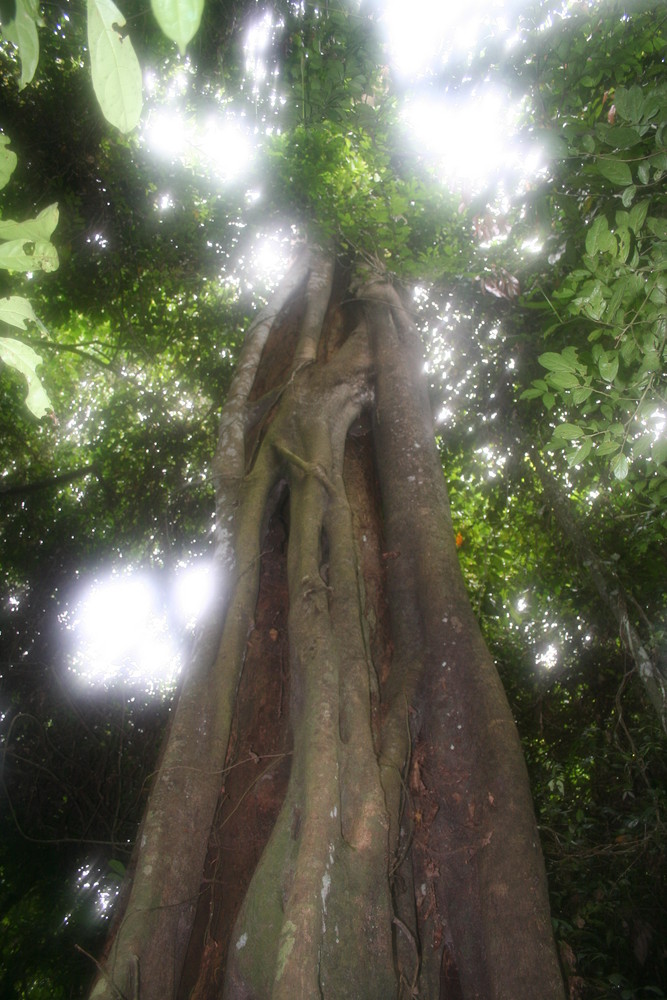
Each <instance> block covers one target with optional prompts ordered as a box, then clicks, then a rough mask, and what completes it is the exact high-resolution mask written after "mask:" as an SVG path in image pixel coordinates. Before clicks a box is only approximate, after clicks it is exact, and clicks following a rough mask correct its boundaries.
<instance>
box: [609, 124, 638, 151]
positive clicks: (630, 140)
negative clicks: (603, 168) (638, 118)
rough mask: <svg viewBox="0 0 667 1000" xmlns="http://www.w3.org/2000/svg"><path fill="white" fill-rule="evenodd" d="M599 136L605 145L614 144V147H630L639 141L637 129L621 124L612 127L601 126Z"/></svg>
mask: <svg viewBox="0 0 667 1000" xmlns="http://www.w3.org/2000/svg"><path fill="white" fill-rule="evenodd" d="M599 137H600V139H601V140H602V142H604V143H606V145H607V146H614V147H615V148H616V149H630V148H631V147H632V146H636V145H637V143H638V142H640V141H641V136H640V135H639V132H638V131H637V129H634V128H628V127H625V126H622V125H619V126H616V127H614V128H604V129H603V128H601V129H600V131H599Z"/></svg>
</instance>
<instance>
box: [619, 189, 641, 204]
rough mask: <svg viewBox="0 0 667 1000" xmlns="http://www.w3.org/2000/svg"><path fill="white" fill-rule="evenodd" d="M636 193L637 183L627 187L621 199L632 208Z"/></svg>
mask: <svg viewBox="0 0 667 1000" xmlns="http://www.w3.org/2000/svg"><path fill="white" fill-rule="evenodd" d="M636 194H637V186H636V185H635V184H631V185H630V187H626V189H625V191H624V192H623V194H622V195H621V201H622V202H623V204H624V205H625V207H626V208H630V205H632V202H633V201H634V198H635V195H636Z"/></svg>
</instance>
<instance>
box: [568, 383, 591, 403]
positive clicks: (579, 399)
mask: <svg viewBox="0 0 667 1000" xmlns="http://www.w3.org/2000/svg"><path fill="white" fill-rule="evenodd" d="M592 391H593V390H592V389H591V387H590V386H588V385H580V386H577V388H576V389H573V390H572V402H573V403H576V404H577V405H579V403H583V402H584V400H585V399H588V397H589V396H590V394H591V393H592Z"/></svg>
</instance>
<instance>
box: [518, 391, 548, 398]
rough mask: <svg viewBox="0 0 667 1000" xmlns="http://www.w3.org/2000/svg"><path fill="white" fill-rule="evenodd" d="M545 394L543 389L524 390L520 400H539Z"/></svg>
mask: <svg viewBox="0 0 667 1000" xmlns="http://www.w3.org/2000/svg"><path fill="white" fill-rule="evenodd" d="M543 392H544V390H543V389H524V391H523V392H522V393H521V395H520V396H519V399H537V398H538V396H541V395H542V394H543Z"/></svg>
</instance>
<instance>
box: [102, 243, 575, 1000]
mask: <svg viewBox="0 0 667 1000" xmlns="http://www.w3.org/2000/svg"><path fill="white" fill-rule="evenodd" d="M347 277H348V276H347V275H346V274H345V273H343V272H342V270H339V271H337V272H336V273H334V266H333V262H332V261H331V259H330V258H328V257H327V256H326V255H324V254H321V253H312V254H304V255H303V257H302V258H301V259H300V260H299V261H298V262H297V264H295V266H294V268H293V269H292V271H291V272H290V274H289V275H288V277H287V279H286V280H285V282H284V283H283V286H282V287H281V289H279V291H278V293H277V295H276V297H275V299H274V301H273V302H272V303H270V304H269V306H268V307H267V309H266V310H265V311H264V313H263V314H262V315H261V316H260V317H259V318H258V320H257V322H256V323H255V324H254V325H253V327H252V328H251V330H250V331H249V332H248V335H247V338H246V345H245V347H244V351H243V353H242V357H241V359H240V364H239V370H238V374H237V377H236V380H235V383H234V385H233V387H232V390H231V392H230V395H229V397H228V400H227V403H226V405H225V409H224V411H223V417H222V421H221V434H220V442H219V446H218V450H217V453H216V457H215V463H214V476H215V479H216V487H217V516H218V540H219V565H220V603H219V607H218V609H217V613H216V617H215V620H214V621H212V622H211V624H210V625H209V626H208V629H207V630H206V631H205V632H204V633H203V634H202V638H201V640H200V643H199V644H198V647H197V651H196V654H195V657H194V659H193V663H192V664H191V667H190V670H189V671H188V673H187V676H186V677H185V680H184V685H183V691H182V694H181V696H180V702H179V706H178V709H177V712H176V715H175V718H174V722H173V724H172V730H171V733H170V736H169V740H168V742H167V747H166V751H165V754H164V759H163V762H162V765H161V768H160V771H159V774H158V777H157V779H156V783H155V787H154V789H153V792H152V794H151V800H150V802H149V806H148V810H147V813H146V817H145V819H144V824H143V827H142V831H141V835H140V841H139V845H138V848H137V855H136V865H135V872H134V879H133V883H132V886H131V887H130V888H129V891H128V901H127V903H126V906H125V910H124V913H123V915H122V920H121V921H120V922H119V926H118V929H117V931H116V933H115V937H114V939H113V941H112V942H111V944H110V946H109V949H108V955H107V957H106V963H105V972H104V975H101V976H100V978H99V979H98V981H97V983H96V984H95V986H94V988H93V992H92V994H91V996H92V997H94V998H95V1000H101V998H105V1000H106V998H109V1000H110V998H111V997H113V996H117V995H118V993H117V992H116V993H114V989H115V990H117V991H120V993H121V994H122V995H123V996H125V997H127V998H128V1000H129V998H130V997H134V996H138V997H139V998H140V1000H165V998H169V997H173V998H179V1000H186V998H195V1000H204V998H206V1000H208V998H211V1000H213V998H216V1000H217V998H220V1000H269V998H271V1000H279V998H280V1000H282V998H285V1000H301V998H303V1000H311V998H317V997H319V998H324V1000H352V998H358V1000H389V998H391V997H396V998H407V997H423V998H429V1000H440V998H445V1000H459V998H463V1000H474V998H477V1000H501V998H503V1000H536V998H538V997H539V998H540V1000H563V997H564V992H563V985H562V981H561V977H560V972H559V968H558V963H557V959H556V954H555V949H554V945H553V940H552V936H551V927H550V918H549V908H548V900H547V893H546V882H545V876H544V869H543V862H542V856H541V852H540V847H539V841H538V836H537V831H536V828H535V821H534V817H533V810H532V803H531V799H530V792H529V787H528V779H527V774H526V770H525V766H524V763H523V758H522V754H521V749H520V746H519V740H518V736H517V733H516V729H515V727H514V723H513V720H512V717H511V713H510V710H509V707H508V704H507V701H506V698H505V695H504V692H503V689H502V686H501V683H500V680H499V678H498V675H497V673H496V670H495V667H494V665H493V662H492V660H491V658H490V656H489V653H488V651H487V649H486V647H485V645H484V642H483V640H482V638H481V635H480V632H479V628H478V626H477V623H476V621H475V619H474V616H473V614H472V611H471V608H470V604H469V602H468V598H467V595H466V592H465V588H464V585H463V580H462V577H461V573H460V570H459V566H458V559H457V554H456V546H455V543H454V533H453V530H452V525H451V519H450V516H449V509H448V503H447V495H446V488H445V482H444V478H443V472H442V466H441V463H440V459H439V456H438V453H437V451H436V448H435V442H434V435H433V426H432V419H431V414H430V410H429V404H428V399H427V395H426V387H425V384H424V379H423V374H422V369H423V363H422V357H421V349H420V343H419V337H418V334H417V332H416V330H415V328H414V326H413V324H412V322H411V320H410V318H409V316H408V313H407V311H406V309H405V308H404V306H403V304H402V302H401V299H400V297H399V296H398V294H397V293H396V291H395V290H394V289H393V288H392V286H391V285H390V284H389V283H388V282H387V281H386V280H384V279H383V278H382V277H378V278H377V279H374V280H371V281H366V282H365V283H364V284H363V285H360V286H359V285H358V286H357V287H356V290H355V291H354V292H353V291H351V289H350V287H349V284H348V281H347Z"/></svg>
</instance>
